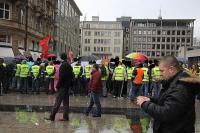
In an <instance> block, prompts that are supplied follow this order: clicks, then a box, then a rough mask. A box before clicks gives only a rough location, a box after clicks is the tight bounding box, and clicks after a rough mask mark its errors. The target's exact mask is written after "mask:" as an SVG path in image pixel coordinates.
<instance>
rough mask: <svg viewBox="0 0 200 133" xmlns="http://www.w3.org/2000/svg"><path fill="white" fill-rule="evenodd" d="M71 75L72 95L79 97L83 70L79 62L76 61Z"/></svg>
mask: <svg viewBox="0 0 200 133" xmlns="http://www.w3.org/2000/svg"><path fill="white" fill-rule="evenodd" d="M73 73H74V84H73V85H74V89H73V91H74V92H73V93H74V95H78V94H79V95H80V92H81V85H80V83H81V78H82V73H83V69H82V67H81V64H80V62H79V61H78V63H77V64H76V65H75V66H73Z"/></svg>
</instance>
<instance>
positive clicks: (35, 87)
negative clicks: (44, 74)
mask: <svg viewBox="0 0 200 133" xmlns="http://www.w3.org/2000/svg"><path fill="white" fill-rule="evenodd" d="M36 91H37V92H39V79H34V78H33V79H32V92H36Z"/></svg>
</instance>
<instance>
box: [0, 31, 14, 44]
mask: <svg viewBox="0 0 200 133" xmlns="http://www.w3.org/2000/svg"><path fill="white" fill-rule="evenodd" d="M0 43H3V44H4V45H5V44H7V43H11V36H10V35H8V34H7V33H5V32H0Z"/></svg>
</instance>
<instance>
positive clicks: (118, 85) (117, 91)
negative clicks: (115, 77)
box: [114, 81, 123, 97]
mask: <svg viewBox="0 0 200 133" xmlns="http://www.w3.org/2000/svg"><path fill="white" fill-rule="evenodd" d="M122 89H123V81H115V83H114V96H116V97H120V95H122V91H123V90H122Z"/></svg>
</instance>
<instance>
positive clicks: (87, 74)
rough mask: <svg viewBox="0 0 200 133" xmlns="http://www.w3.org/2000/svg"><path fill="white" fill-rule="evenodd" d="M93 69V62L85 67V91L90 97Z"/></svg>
mask: <svg viewBox="0 0 200 133" xmlns="http://www.w3.org/2000/svg"><path fill="white" fill-rule="evenodd" d="M91 69H92V61H89V64H88V65H86V66H85V68H84V76H85V79H86V82H85V86H86V90H85V94H86V95H88V83H89V81H90V78H91Z"/></svg>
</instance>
